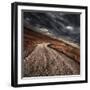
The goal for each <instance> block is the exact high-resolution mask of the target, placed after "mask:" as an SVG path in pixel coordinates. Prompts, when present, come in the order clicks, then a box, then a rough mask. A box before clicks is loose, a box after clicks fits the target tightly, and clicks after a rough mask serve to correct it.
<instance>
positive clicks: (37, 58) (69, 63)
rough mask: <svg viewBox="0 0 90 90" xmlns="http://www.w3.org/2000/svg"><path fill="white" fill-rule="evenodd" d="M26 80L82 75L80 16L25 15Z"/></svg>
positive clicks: (24, 55)
mask: <svg viewBox="0 0 90 90" xmlns="http://www.w3.org/2000/svg"><path fill="white" fill-rule="evenodd" d="M22 21H23V24H22V26H23V27H22V29H23V35H22V43H23V46H22V48H23V50H22V77H36V76H57V75H59V76H60V75H80V14H78V13H67V12H28V11H25V12H24V11H23V20H22Z"/></svg>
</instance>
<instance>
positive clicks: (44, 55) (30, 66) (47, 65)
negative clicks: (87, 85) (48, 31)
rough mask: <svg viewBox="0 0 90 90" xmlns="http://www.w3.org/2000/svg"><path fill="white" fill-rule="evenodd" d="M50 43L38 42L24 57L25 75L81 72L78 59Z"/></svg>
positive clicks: (74, 73)
mask: <svg viewBox="0 0 90 90" xmlns="http://www.w3.org/2000/svg"><path fill="white" fill-rule="evenodd" d="M48 45H49V44H48V43H41V44H38V45H37V47H36V48H35V49H34V50H33V52H32V53H31V54H30V55H28V56H27V57H26V58H25V59H24V76H27V77H30V76H53V75H78V74H80V65H79V64H78V63H77V62H76V61H74V60H72V59H70V58H69V57H67V56H65V55H64V54H62V53H59V52H57V51H56V50H54V49H52V48H50V47H48Z"/></svg>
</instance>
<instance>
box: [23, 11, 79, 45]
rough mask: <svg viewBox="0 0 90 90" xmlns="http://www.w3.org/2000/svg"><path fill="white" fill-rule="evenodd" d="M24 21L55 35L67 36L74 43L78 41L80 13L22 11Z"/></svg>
mask: <svg viewBox="0 0 90 90" xmlns="http://www.w3.org/2000/svg"><path fill="white" fill-rule="evenodd" d="M24 23H25V25H26V24H27V25H32V26H33V27H37V28H44V30H46V31H47V32H48V33H50V34H52V35H54V36H56V37H66V38H67V37H68V38H69V39H70V40H72V41H74V42H76V43H79V42H80V14H75V13H64V12H63V13H61V12H24ZM37 30H38V29H37ZM42 32H43V30H42Z"/></svg>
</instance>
